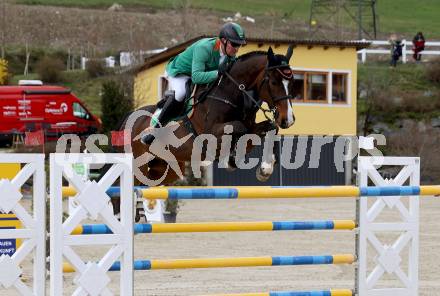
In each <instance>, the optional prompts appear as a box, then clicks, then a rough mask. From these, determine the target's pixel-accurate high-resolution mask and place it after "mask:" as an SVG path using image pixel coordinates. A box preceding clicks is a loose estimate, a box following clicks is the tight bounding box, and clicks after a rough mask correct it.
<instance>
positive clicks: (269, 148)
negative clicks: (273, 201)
mask: <svg viewBox="0 0 440 296" xmlns="http://www.w3.org/2000/svg"><path fill="white" fill-rule="evenodd" d="M252 131H253V132H254V133H255V134H257V135H259V136H260V137H262V138H263V137H264V140H265V141H264V150H263V159H262V161H261V165H260V167H259V168H258V169H257V171H256V177H257V180H258V181H260V182H266V181H267V180H268V179H269V178H270V176H271V175H272V174H273V171H274V168H275V154H274V141H275V139H274V138H273V137H274V136H275V135H276V134H277V133H278V128H277V126H276V125H275V124H274V122H272V121H269V120H266V121H263V122H260V123H257V124H255V126H254V127H253V128H252ZM271 131H274V132H272V133H269V132H271ZM268 133H269V134H268Z"/></svg>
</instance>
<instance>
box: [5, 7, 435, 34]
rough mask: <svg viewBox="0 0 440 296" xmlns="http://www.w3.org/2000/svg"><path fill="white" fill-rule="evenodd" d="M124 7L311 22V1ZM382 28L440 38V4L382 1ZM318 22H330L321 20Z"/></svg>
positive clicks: (384, 31) (388, 30)
mask: <svg viewBox="0 0 440 296" xmlns="http://www.w3.org/2000/svg"><path fill="white" fill-rule="evenodd" d="M12 1H14V2H16V3H22V4H39V5H57V6H75V7H99V8H107V7H109V6H111V5H112V4H113V3H115V1H114V0H88V1H79V0H12ZM116 2H117V3H119V4H121V5H122V6H144V7H153V8H159V9H161V8H165V9H169V8H171V9H173V8H174V9H179V8H181V7H183V6H184V5H185V3H186V2H188V3H189V5H190V6H191V7H193V8H202V9H210V10H215V11H219V12H228V13H235V12H237V11H239V12H241V13H242V14H243V15H250V16H258V15H268V16H274V17H288V18H291V19H295V20H301V21H304V22H308V19H309V13H310V5H311V2H312V1H311V0H272V1H268V0H241V1H230V0H216V1H205V0H191V1H184V0H119V1H116ZM376 10H377V15H378V29H379V32H382V33H390V32H397V33H401V34H404V36H405V37H406V38H412V37H413V35H414V34H415V33H416V32H417V31H422V32H424V33H425V35H426V37H427V38H428V39H430V38H431V39H433V38H440V17H439V12H440V1H438V0H418V1H414V0H399V1H392V0H382V1H377V8H376ZM317 21H318V23H321V22H325V21H326V20H317Z"/></svg>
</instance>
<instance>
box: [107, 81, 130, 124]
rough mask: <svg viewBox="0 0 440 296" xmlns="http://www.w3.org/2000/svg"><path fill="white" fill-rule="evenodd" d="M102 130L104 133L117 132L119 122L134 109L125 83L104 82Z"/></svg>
mask: <svg viewBox="0 0 440 296" xmlns="http://www.w3.org/2000/svg"><path fill="white" fill-rule="evenodd" d="M101 108H102V128H103V130H104V132H109V131H112V130H116V129H117V128H118V124H119V122H120V121H121V120H122V119H123V118H124V117H125V115H126V114H127V113H129V112H130V111H132V109H133V100H132V97H131V96H130V95H129V92H128V91H126V90H125V87H124V85H123V83H121V82H117V81H114V80H109V81H106V82H104V84H103V85H102V96H101Z"/></svg>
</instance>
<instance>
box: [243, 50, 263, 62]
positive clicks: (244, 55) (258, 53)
mask: <svg viewBox="0 0 440 296" xmlns="http://www.w3.org/2000/svg"><path fill="white" fill-rule="evenodd" d="M256 55H267V51H262V50H257V51H251V52H248V53H245V54H243V55H241V56H239V57H238V58H237V61H245V60H247V59H249V58H251V57H253V56H256Z"/></svg>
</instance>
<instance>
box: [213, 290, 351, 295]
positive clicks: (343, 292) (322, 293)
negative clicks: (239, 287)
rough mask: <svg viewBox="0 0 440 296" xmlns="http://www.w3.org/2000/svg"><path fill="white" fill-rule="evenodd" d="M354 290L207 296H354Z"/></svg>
mask: <svg viewBox="0 0 440 296" xmlns="http://www.w3.org/2000/svg"><path fill="white" fill-rule="evenodd" d="M353 295H354V293H353V291H352V290H348V289H331V290H322V291H304V292H300V291H283V292H266V293H241V294H215V295H206V296H353Z"/></svg>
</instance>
